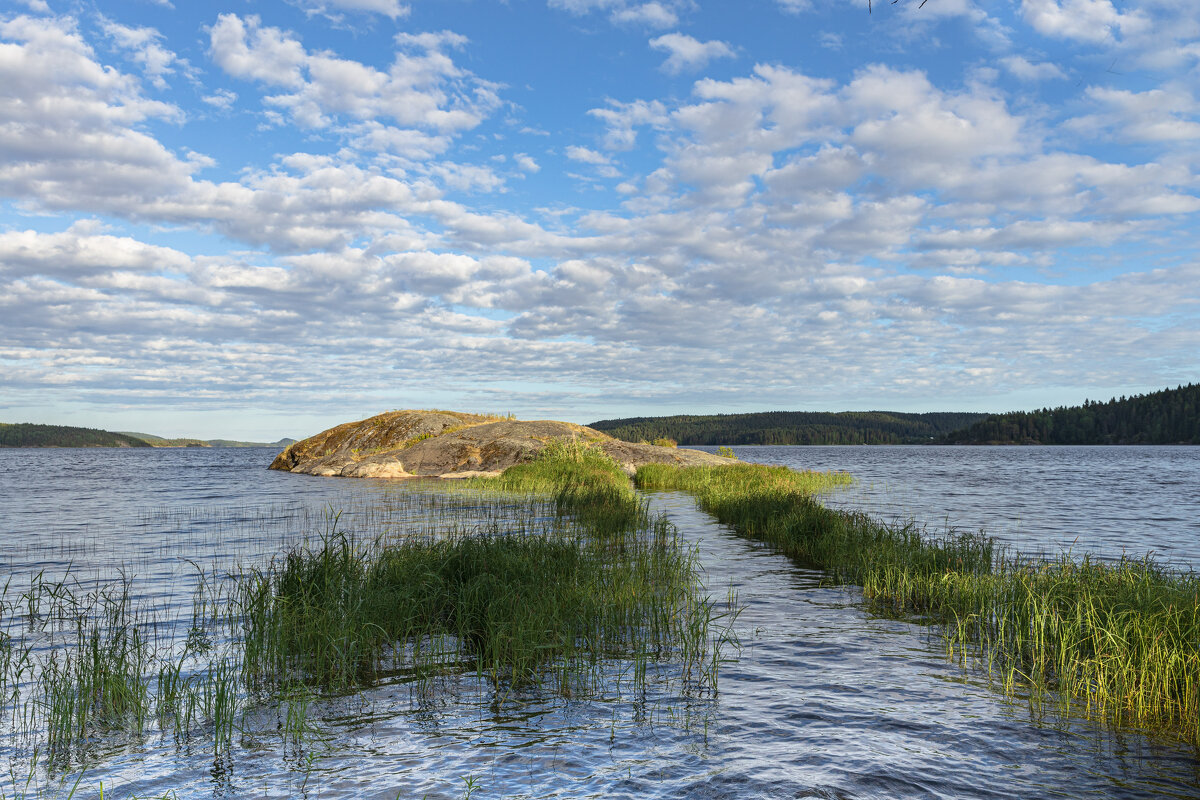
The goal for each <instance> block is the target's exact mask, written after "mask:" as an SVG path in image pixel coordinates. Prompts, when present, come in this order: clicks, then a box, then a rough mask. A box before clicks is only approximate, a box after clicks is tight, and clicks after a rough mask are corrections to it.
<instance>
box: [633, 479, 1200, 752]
mask: <svg viewBox="0 0 1200 800" xmlns="http://www.w3.org/2000/svg"><path fill="white" fill-rule="evenodd" d="M782 469H783V468H770V467H760V466H754V465H737V466H723V467H713V468H687V469H680V468H677V467H671V466H663V465H651V466H647V467H643V468H642V469H640V470H638V474H637V476H636V479H635V480H636V483H637V484H638V485H639V486H641V487H642V488H645V489H655V490H681V491H686V492H689V493H691V494H693V495H695V496H696V497H697V500H698V502H699V504H700V506H701V508H703V509H704V510H706V511H707V512H709V513H711V514H713V515H714V516H715V517H716V518H717V519H719V520H720V521H722V522H725V523H727V524H730V525H732V526H733V527H734V529H735V530H736V531H737V532H738V533H739V534H741V535H743V536H747V537H750V538H755V539H762V540H765V541H768V542H770V543H771V544H773V545H775V546H776V547H778V548H779V549H780V550H781V551H782V552H784V553H786V554H788V555H790V556H792V557H793V558H796V559H798V560H800V561H802V562H804V563H805V564H808V565H811V566H815V567H818V568H822V569H825V570H827V571H828V572H829V573H830V574H831V576H833V577H834V578H835V579H836V580H839V581H843V582H846V583H855V584H859V585H861V586H862V587H863V595H864V597H866V598H867V599H868V600H869V601H871V602H872V603H874V604H876V605H877V606H881V607H885V608H887V609H890V610H892V611H896V612H901V613H916V614H920V615H921V616H922V618H923V619H925V620H928V621H933V622H936V623H940V624H941V626H942V628H941V629H942V631H943V633H944V635H945V637H946V642H947V644H948V646H949V647H950V649H951V651H952V652H957V653H959V654H962V653H964V652H971V653H973V654H975V655H977V656H979V661H978V662H977V663H978V664H979V665H980V666H981V668H982V669H984V670H986V671H987V673H988V674H989V675H990V676H991V677H992V679H993V680H995V681H996V683H997V684H998V685H1000V686H1002V687H1004V688H1006V689H1007V690H1008V691H1010V692H1012V691H1015V690H1016V688H1017V687H1024V688H1026V689H1028V690H1030V691H1031V692H1032V693H1034V694H1042V693H1051V694H1053V695H1055V696H1057V697H1058V698H1059V700H1060V703H1059V705H1060V707H1061V708H1063V709H1064V710H1069V709H1070V708H1071V707H1073V706H1074V707H1080V708H1082V711H1083V713H1085V714H1088V715H1098V716H1103V717H1106V718H1107V719H1109V720H1111V721H1113V722H1115V723H1117V724H1132V725H1136V726H1141V727H1146V728H1153V729H1159V730H1170V731H1174V732H1176V733H1177V734H1180V735H1182V736H1184V737H1185V738H1188V739H1190V740H1191V741H1193V742H1194V743H1196V744H1200V578H1197V576H1196V575H1195V574H1193V573H1179V572H1174V571H1170V570H1165V569H1163V568H1161V567H1159V566H1158V565H1156V564H1155V563H1154V562H1153V561H1152V560H1151V559H1149V558H1148V557H1147V558H1145V559H1140V560H1134V559H1122V560H1121V561H1120V562H1117V563H1108V562H1103V561H1098V560H1096V559H1094V558H1090V557H1086V556H1085V557H1083V558H1082V559H1078V560H1077V559H1073V558H1071V557H1069V556H1067V555H1063V556H1061V557H1060V558H1059V559H1057V560H1055V561H1045V560H1040V559H1032V558H1027V557H1024V556H1022V555H1020V554H1018V553H1005V552H1002V551H1001V549H1000V548H998V547H997V546H996V545H995V543H994V542H993V541H992V540H991V539H989V538H988V537H986V536H983V535H982V534H961V533H954V532H951V533H949V534H947V535H946V536H943V537H930V536H927V535H926V534H925V532H924V531H920V530H918V529H916V527H915V526H913V525H911V524H909V525H904V526H888V525H884V524H882V523H880V522H879V521H877V520H874V519H872V518H871V517H869V516H867V515H865V514H861V513H854V512H846V511H837V510H832V509H829V508H826V507H824V506H822V505H821V504H820V503H819V502H817V500H816V499H815V498H814V496H813V495H814V494H815V493H817V492H819V491H821V490H823V489H826V488H829V486H831V485H834V484H836V483H838V482H842V481H843V480H844V479H843V478H841V477H839V476H837V475H833V476H826V477H822V476H820V475H815V474H812V473H792V474H791V475H788V474H785V472H784V471H781V470H782Z"/></svg>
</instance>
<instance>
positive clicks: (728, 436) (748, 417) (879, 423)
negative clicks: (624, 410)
mask: <svg viewBox="0 0 1200 800" xmlns="http://www.w3.org/2000/svg"><path fill="white" fill-rule="evenodd" d="M986 416H987V415H986V414H976V413H966V412H962V413H960V412H932V413H927V414H904V413H899V412H891V411H844V412H840V413H832V412H820V411H765V412H760V413H755V414H712V415H702V416H675V417H630V418H626V419H606V420H601V421H599V422H593V423H592V424H591V427H593V428H596V429H598V430H602V431H605V432H606V433H608V434H610V435H612V436H615V437H616V438H618V439H624V440H625V441H627V442H639V441H647V442H652V441H654V440H655V439H664V438H665V439H674V440H675V441H677V442H679V444H681V445H697V444H701V445H722V444H725V445H734V444H918V443H928V442H930V441H934V440H937V439H939V438H941V437H942V436H944V435H945V434H947V433H949V432H950V431H954V430H957V429H959V428H963V427H966V426H968V425H970V424H972V423H974V422H977V421H979V420H981V419H984V418H985V417H986Z"/></svg>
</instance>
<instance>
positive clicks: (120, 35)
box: [103, 19, 187, 89]
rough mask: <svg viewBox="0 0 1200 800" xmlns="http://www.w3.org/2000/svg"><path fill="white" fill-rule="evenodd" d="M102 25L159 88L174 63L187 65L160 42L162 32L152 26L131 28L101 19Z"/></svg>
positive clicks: (161, 87) (162, 87) (170, 71)
mask: <svg viewBox="0 0 1200 800" xmlns="http://www.w3.org/2000/svg"><path fill="white" fill-rule="evenodd" d="M103 27H104V32H105V34H107V35H108V37H109V38H110V39H112V40H113V41H114V42H115V43H116V44H117V45H118V46H119V47H121V48H123V49H125V50H127V51H128V52H129V53H130V56H131V58H132V59H133V60H134V61H136V62H137V63H139V64H141V65H142V71H143V73H145V75H146V77H147V78H148V79H149V80H150V82H151V83H153V84H154V85H155V86H156V87H158V88H159V89H165V88H166V86H167V81H166V76H167V75H173V74H174V73H175V66H174V65H176V64H178V65H180V66H182V67H184V68H186V67H187V63H186V62H185V61H182V60H181V59H180V58H179V57H178V56H177V55H176V54H175V53H173V52H171V51H170V50H167V49H166V48H165V47H163V46H162V45H161V44H160V42H161V40H162V38H163V37H162V34H161V33H159V32H158V31H156V30H155V29H153V28H133V27H129V26H128V25H120V24H118V23H116V22H113V21H112V20H108V19H105V20H103Z"/></svg>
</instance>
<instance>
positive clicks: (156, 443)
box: [122, 431, 296, 449]
mask: <svg viewBox="0 0 1200 800" xmlns="http://www.w3.org/2000/svg"><path fill="white" fill-rule="evenodd" d="M122 434H124V435H125V436H132V437H134V438H135V439H141V440H142V441H144V442H146V443H148V444H149V445H150V446H152V447H278V448H280V449H283V448H285V447H287V446H288V445H289V444H293V443H294V442H295V441H296V440H295V439H280V440H279V441H277V442H240V441H237V440H234V439H188V438H181V439H167V438H164V437H162V436H155V435H154V434H152V433H135V432H134V431H122Z"/></svg>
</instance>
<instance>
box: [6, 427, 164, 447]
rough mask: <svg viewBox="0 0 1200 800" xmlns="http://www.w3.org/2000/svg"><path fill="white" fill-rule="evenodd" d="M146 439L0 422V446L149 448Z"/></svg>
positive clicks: (88, 430) (80, 429) (90, 430)
mask: <svg viewBox="0 0 1200 800" xmlns="http://www.w3.org/2000/svg"><path fill="white" fill-rule="evenodd" d="M149 446H150V445H149V444H148V443H147V442H143V441H142V440H141V439H135V438H134V437H132V436H126V435H124V434H121V433H110V432H109V431H101V430H96V429H95V428H72V427H69V426H66V425H34V424H32V423H28V422H19V423H17V424H15V425H6V424H4V423H2V422H0V447H149Z"/></svg>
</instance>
